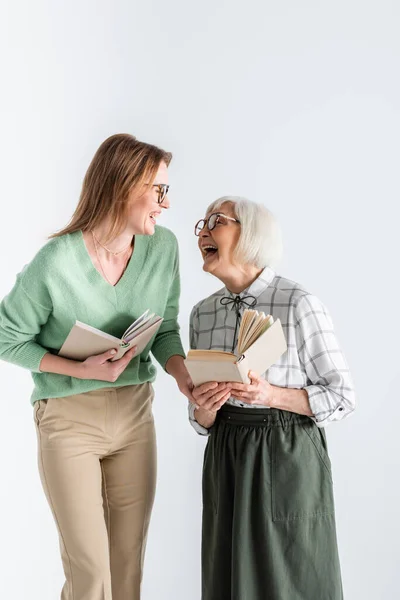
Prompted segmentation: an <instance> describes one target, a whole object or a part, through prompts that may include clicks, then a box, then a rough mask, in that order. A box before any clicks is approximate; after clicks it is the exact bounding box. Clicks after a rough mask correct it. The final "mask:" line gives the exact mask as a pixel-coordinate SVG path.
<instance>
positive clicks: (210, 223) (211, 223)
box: [194, 213, 240, 236]
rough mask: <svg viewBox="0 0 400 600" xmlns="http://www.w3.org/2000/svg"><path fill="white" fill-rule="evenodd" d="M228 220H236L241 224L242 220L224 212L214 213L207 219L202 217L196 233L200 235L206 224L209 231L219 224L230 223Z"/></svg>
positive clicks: (195, 230) (196, 227)
mask: <svg viewBox="0 0 400 600" xmlns="http://www.w3.org/2000/svg"><path fill="white" fill-rule="evenodd" d="M228 221H234V222H235V223H239V225H240V221H239V220H238V219H234V218H233V217H227V216H226V215H224V214H222V213H213V214H212V215H210V216H209V217H208V218H207V219H200V221H198V222H197V223H196V225H195V228H194V235H197V236H198V235H200V233H201V232H202V231H203V229H204V227H206V226H207V227H208V231H212V230H213V229H214V228H215V227H216V226H217V225H228Z"/></svg>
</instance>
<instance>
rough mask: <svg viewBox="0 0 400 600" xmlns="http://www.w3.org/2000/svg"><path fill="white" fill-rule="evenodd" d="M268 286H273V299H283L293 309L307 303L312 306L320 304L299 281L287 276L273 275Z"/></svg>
mask: <svg viewBox="0 0 400 600" xmlns="http://www.w3.org/2000/svg"><path fill="white" fill-rule="evenodd" d="M270 287H271V288H273V293H274V294H275V301H279V300H283V301H285V302H286V303H287V304H288V305H289V306H293V307H294V308H295V309H297V308H299V307H303V306H306V305H307V304H311V305H313V306H314V305H319V306H320V305H322V302H321V301H320V300H319V299H318V298H317V297H316V296H315V295H314V294H312V293H311V292H309V291H308V290H307V289H306V288H305V287H304V286H303V285H302V284H301V283H297V282H296V281H293V280H291V279H288V278H287V277H282V276H281V275H275V277H274V279H273V281H272V282H271V286H270Z"/></svg>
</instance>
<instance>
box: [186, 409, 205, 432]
mask: <svg viewBox="0 0 400 600" xmlns="http://www.w3.org/2000/svg"><path fill="white" fill-rule="evenodd" d="M195 410H196V407H195V405H194V404H192V402H189V404H188V411H189V421H190V424H191V426H192V427H193V429H194V430H195V431H196V432H197V433H198V434H199V435H210V431H209V430H208V429H207V428H206V427H203V425H200V423H199V422H198V421H196V417H195Z"/></svg>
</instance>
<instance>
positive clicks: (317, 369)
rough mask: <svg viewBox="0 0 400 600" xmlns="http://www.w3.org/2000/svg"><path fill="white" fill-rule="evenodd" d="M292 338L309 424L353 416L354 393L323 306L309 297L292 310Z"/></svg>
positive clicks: (316, 299)
mask: <svg viewBox="0 0 400 600" xmlns="http://www.w3.org/2000/svg"><path fill="white" fill-rule="evenodd" d="M296 318H297V323H296V338H297V348H298V353H299V357H300V360H301V362H302V364H303V367H304V369H305V371H306V373H307V377H308V379H309V384H308V385H307V386H306V387H305V388H304V389H305V391H306V392H307V395H308V401H309V403H310V407H311V412H312V415H313V420H314V421H315V423H316V424H317V425H318V426H319V427H324V426H325V425H327V424H328V423H330V422H331V421H340V420H341V419H343V418H345V417H346V416H348V415H349V414H350V413H351V412H353V410H354V408H355V392H354V386H353V382H352V379H351V375H350V371H349V368H348V366H347V363H346V359H345V357H344V355H343V352H342V351H341V349H340V346H339V342H338V340H337V338H336V334H335V331H334V328H333V324H332V320H331V318H330V315H329V313H328V312H327V310H326V308H325V306H324V305H323V304H322V303H321V302H320V301H319V300H318V298H316V297H315V296H312V295H311V294H307V295H306V296H303V297H302V298H301V299H300V301H299V302H298V305H297V307H296Z"/></svg>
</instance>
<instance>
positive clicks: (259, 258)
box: [207, 196, 282, 269]
mask: <svg viewBox="0 0 400 600" xmlns="http://www.w3.org/2000/svg"><path fill="white" fill-rule="evenodd" d="M225 202H231V203H232V204H233V205H234V210H235V214H236V216H237V218H238V219H239V221H240V223H241V233H240V238H239V242H238V244H237V246H236V249H235V257H236V258H237V260H240V262H243V263H245V264H252V265H255V266H256V267H258V268H260V269H264V268H265V267H275V266H276V265H277V263H278V262H279V260H280V258H281V256H282V233H281V228H280V227H279V224H278V222H277V221H276V219H275V217H274V215H273V214H272V213H271V212H270V211H269V210H268V209H267V208H266V207H265V206H263V205H262V204H257V203H256V202H252V201H251V200H247V198H242V197H241V196H222V197H221V198H218V200H215V201H214V202H213V203H212V204H210V206H209V207H208V208H207V214H209V213H210V212H213V211H215V210H218V209H219V208H221V206H222V204H225Z"/></svg>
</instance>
